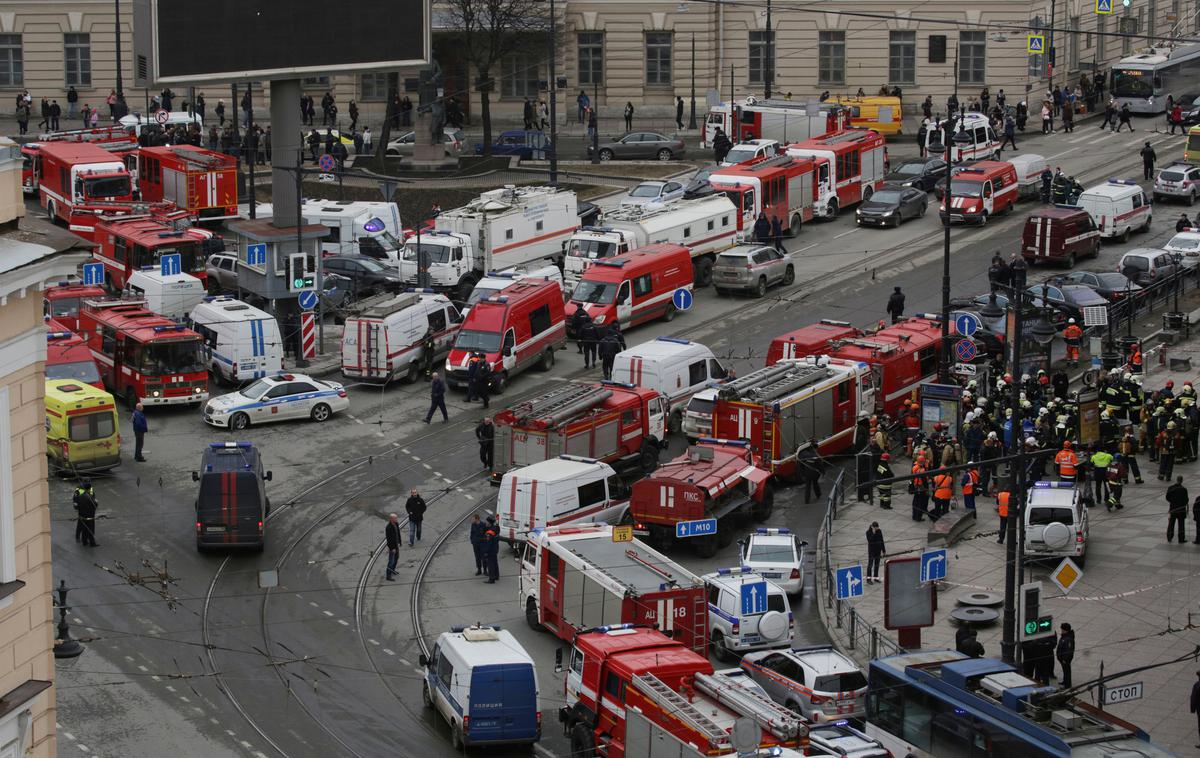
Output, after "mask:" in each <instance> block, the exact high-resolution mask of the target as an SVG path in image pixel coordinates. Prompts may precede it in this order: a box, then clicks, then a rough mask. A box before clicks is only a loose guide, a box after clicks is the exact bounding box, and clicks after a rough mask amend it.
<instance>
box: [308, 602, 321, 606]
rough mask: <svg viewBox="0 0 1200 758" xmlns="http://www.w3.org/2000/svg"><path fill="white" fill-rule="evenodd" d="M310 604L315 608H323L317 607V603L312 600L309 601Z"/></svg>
mask: <svg viewBox="0 0 1200 758" xmlns="http://www.w3.org/2000/svg"><path fill="white" fill-rule="evenodd" d="M308 604H309V605H311V606H312V607H313V608H320V607H321V606H319V605H317V604H316V603H315V602H313V601H312V600H309V601H308Z"/></svg>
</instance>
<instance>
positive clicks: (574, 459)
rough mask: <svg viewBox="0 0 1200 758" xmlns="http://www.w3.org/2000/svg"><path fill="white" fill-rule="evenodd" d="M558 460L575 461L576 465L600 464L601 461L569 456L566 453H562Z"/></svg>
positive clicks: (580, 456)
mask: <svg viewBox="0 0 1200 758" xmlns="http://www.w3.org/2000/svg"><path fill="white" fill-rule="evenodd" d="M558 459H559V460H560V461H574V462H575V463H600V460H599V459H597V458H587V457H585V456H582V455H568V454H566V453H560V454H559V456H558Z"/></svg>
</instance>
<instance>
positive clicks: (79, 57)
mask: <svg viewBox="0 0 1200 758" xmlns="http://www.w3.org/2000/svg"><path fill="white" fill-rule="evenodd" d="M72 38H74V39H75V40H76V41H75V42H70V41H68V40H70V39H72ZM72 58H73V62H74V64H75V76H74V78H72V76H71V68H70V66H69V65H68V63H69V62H71V60H72ZM85 68H86V69H87V71H86V74H85V72H84V69H85ZM63 80H64V81H65V82H66V84H67V86H68V87H76V88H79V89H91V87H92V35H91V34H89V33H87V32H67V33H65V34H64V35H63Z"/></svg>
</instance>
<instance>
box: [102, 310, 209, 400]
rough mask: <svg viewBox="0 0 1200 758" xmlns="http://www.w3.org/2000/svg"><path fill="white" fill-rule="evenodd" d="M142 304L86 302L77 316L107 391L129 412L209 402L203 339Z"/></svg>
mask: <svg viewBox="0 0 1200 758" xmlns="http://www.w3.org/2000/svg"><path fill="white" fill-rule="evenodd" d="M145 306H146V303H145V301H144V300H88V301H86V302H85V303H84V306H83V309H82V310H81V311H80V312H79V329H80V336H82V337H83V338H84V339H86V340H87V343H88V347H89V348H91V350H92V356H93V357H95V359H96V362H97V363H98V364H99V366H100V376H101V378H102V379H103V380H104V385H105V387H107V389H108V391H109V392H111V393H113V395H116V396H118V397H123V398H124V399H125V402H126V403H127V404H128V405H129V407H130V408H132V407H133V406H135V405H137V404H138V403H139V402H141V403H145V404H146V405H179V404H183V403H190V404H195V405H199V404H200V403H203V402H204V401H205V400H207V399H208V367H207V366H206V365H205V363H204V357H203V355H202V353H201V350H200V347H201V339H200V335H199V334H197V333H196V332H193V331H192V330H191V329H188V328H186V327H184V326H181V325H179V324H176V323H175V322H174V321H172V320H171V319H169V318H166V317H165V316H160V315H158V314H157V313H153V312H151V311H149V310H146V307H145Z"/></svg>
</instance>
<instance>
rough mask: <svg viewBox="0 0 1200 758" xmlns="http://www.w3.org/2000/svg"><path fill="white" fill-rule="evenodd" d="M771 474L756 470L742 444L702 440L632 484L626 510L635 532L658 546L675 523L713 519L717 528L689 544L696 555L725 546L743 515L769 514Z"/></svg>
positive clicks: (668, 540)
mask: <svg viewBox="0 0 1200 758" xmlns="http://www.w3.org/2000/svg"><path fill="white" fill-rule="evenodd" d="M770 479H771V472H770V471H767V470H765V469H762V468H759V466H758V459H757V458H756V457H755V456H754V454H753V453H752V452H750V449H749V446H748V445H747V444H746V443H745V442H730V441H728V440H710V439H702V440H700V442H699V443H698V444H696V445H693V446H691V447H689V448H688V449H687V451H686V452H684V453H683V455H681V456H679V457H678V458H676V459H675V460H673V461H669V462H667V463H664V464H662V465H661V466H659V467H658V469H657V470H656V471H655V472H654V473H653V474H651V475H650V476H648V477H646V478H645V479H640V480H638V481H636V482H634V483H633V492H632V493H631V495H630V500H629V508H630V512H631V513H632V515H633V518H634V521H635V523H636V524H637V527H638V530H639V531H641V530H645V531H646V532H647V533H648V534H649V536H650V541H651V543H653V544H654V545H656V546H658V547H667V546H670V545H673V544H675V542H676V538H675V525H676V524H678V523H679V522H681V521H700V520H702V519H717V531H716V533H714V534H706V535H702V536H699V537H691V538H688V539H687V540H683V541H686V542H690V543H691V544H692V547H694V548H695V550H696V553H697V554H698V555H700V556H701V557H702V558H711V557H712V556H714V555H716V553H717V549H718V548H722V547H725V546H727V545H729V543H731V542H732V541H733V536H734V534H735V533H736V532H737V529H738V528H739V527H740V526H742V525H743V523H744V522H745V521H746V520H747V519H754V520H755V521H762V520H764V519H766V518H767V517H768V516H770V515H771V509H772V508H773V506H774V502H775V496H774V493H773V490H772V486H771V482H770Z"/></svg>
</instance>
